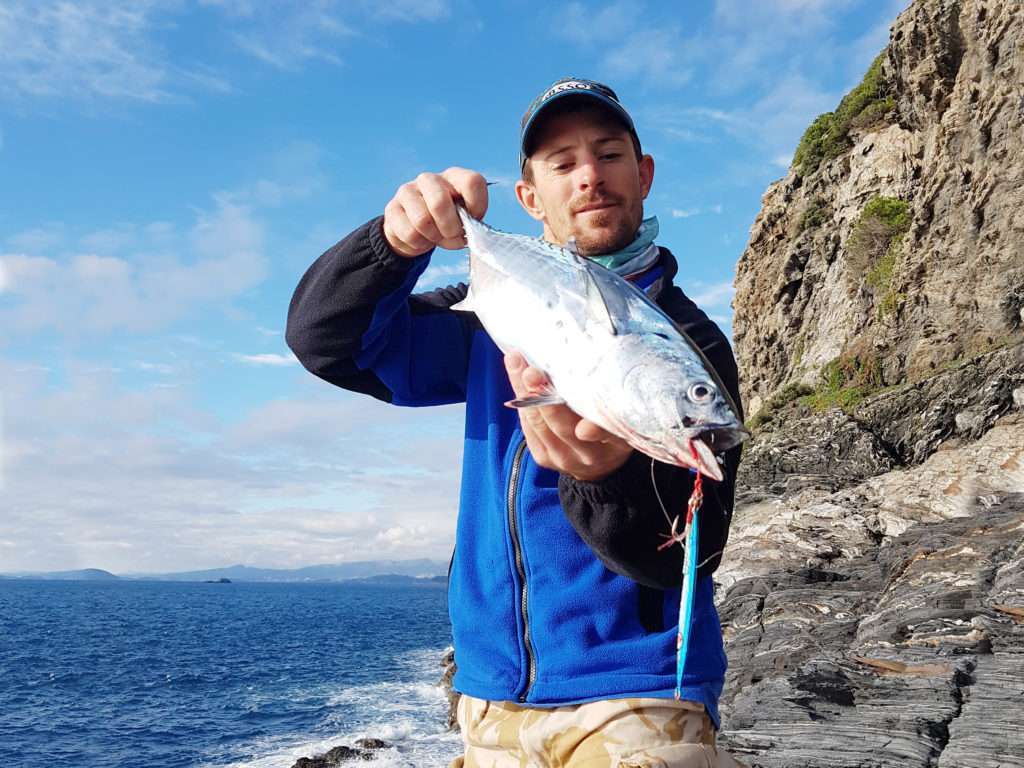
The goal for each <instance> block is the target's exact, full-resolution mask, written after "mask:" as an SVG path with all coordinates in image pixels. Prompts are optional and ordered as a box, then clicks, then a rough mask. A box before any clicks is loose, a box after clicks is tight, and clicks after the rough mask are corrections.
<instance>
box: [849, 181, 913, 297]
mask: <svg viewBox="0 0 1024 768" xmlns="http://www.w3.org/2000/svg"><path fill="white" fill-rule="evenodd" d="M910 215H911V214H910V205H909V204H908V203H907V202H906V201H905V200H900V199H898V198H895V197H882V196H875V197H873V198H871V199H870V200H869V201H868V202H867V205H865V206H864V210H863V211H861V214H860V218H859V219H858V220H857V223H856V224H854V226H853V230H852V231H851V232H850V239H849V241H848V242H847V252H848V255H849V260H850V266H851V268H852V270H853V273H854V274H855V275H860V274H863V275H864V281H865V282H866V283H867V285H868V287H869V288H870V289H871V291H872V293H873V294H874V295H875V298H876V302H877V307H878V315H879V317H884V316H885V315H889V314H892V312H893V310H895V308H896V305H897V304H898V303H899V301H900V300H901V299H902V298H904V297H903V296H902V295H901V294H899V293H898V292H896V291H895V290H894V289H893V285H892V275H893V269H894V268H895V266H896V258H897V256H898V255H899V251H900V248H901V247H902V245H903V236H904V235H905V234H906V233H907V232H908V231H909V229H910Z"/></svg>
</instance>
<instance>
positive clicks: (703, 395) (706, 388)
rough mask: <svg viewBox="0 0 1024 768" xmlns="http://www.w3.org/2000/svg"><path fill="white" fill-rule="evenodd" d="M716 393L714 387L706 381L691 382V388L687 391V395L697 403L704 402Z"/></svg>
mask: <svg viewBox="0 0 1024 768" xmlns="http://www.w3.org/2000/svg"><path fill="white" fill-rule="evenodd" d="M714 394H715V390H714V388H713V387H712V386H711V385H710V384H708V383H707V382H705V381H698V382H697V383H696V384H691V385H690V388H689V389H688V390H687V391H686V396H687V397H689V398H690V400H692V401H693V402H695V403H703V402H704V401H705V400H710V399H711V397H712V395H714Z"/></svg>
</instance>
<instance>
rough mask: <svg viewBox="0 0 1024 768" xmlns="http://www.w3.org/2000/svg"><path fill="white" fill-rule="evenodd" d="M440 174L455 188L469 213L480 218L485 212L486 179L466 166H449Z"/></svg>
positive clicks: (475, 217)
mask: <svg viewBox="0 0 1024 768" xmlns="http://www.w3.org/2000/svg"><path fill="white" fill-rule="evenodd" d="M441 175H442V176H444V178H445V179H447V180H448V181H449V182H450V183H451V185H452V186H453V187H454V188H455V191H456V192H457V193H458V195H459V197H460V198H462V202H463V203H464V204H465V206H466V210H467V211H468V212H469V215H470V216H472V217H473V218H474V219H482V218H483V217H484V214H485V213H487V180H486V179H485V178H484V177H483V176H481V175H480V174H479V173H477V172H476V171H470V170H468V169H466V168H449V169H448V170H446V171H445V172H444V173H442V174H441Z"/></svg>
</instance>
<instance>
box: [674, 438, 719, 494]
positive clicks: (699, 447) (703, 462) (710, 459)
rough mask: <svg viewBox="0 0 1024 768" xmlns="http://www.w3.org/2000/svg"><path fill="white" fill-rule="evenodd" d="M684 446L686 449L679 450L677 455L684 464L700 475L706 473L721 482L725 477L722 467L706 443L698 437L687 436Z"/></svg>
mask: <svg viewBox="0 0 1024 768" xmlns="http://www.w3.org/2000/svg"><path fill="white" fill-rule="evenodd" d="M686 447H687V449H688V450H686V451H681V452H680V454H679V455H678V456H677V459H679V460H680V461H681V462H682V463H683V465H684V466H692V467H693V468H694V469H696V470H697V471H698V472H700V473H701V474H702V475H706V476H707V477H710V478H711V479H712V480H715V481H716V482H719V483H720V482H722V480H723V479H724V477H725V476H724V475H723V474H722V467H721V465H720V464H719V463H718V458H717V457H716V456H715V454H714V451H712V450H711V448H710V447H709V446H708V444H707V443H705V442H704V441H703V440H702V439H700V438H699V437H695V438H687V440H686ZM684 459H685V460H684Z"/></svg>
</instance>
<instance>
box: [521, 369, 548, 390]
mask: <svg viewBox="0 0 1024 768" xmlns="http://www.w3.org/2000/svg"><path fill="white" fill-rule="evenodd" d="M523 384H525V385H526V388H527V389H529V390H530V391H531V392H547V391H548V390H549V389H551V380H550V379H549V378H548V376H547V374H546V373H544V371H541V370H538V369H536V368H532V367H529V366H528V367H527V368H525V369H524V370H523Z"/></svg>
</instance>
